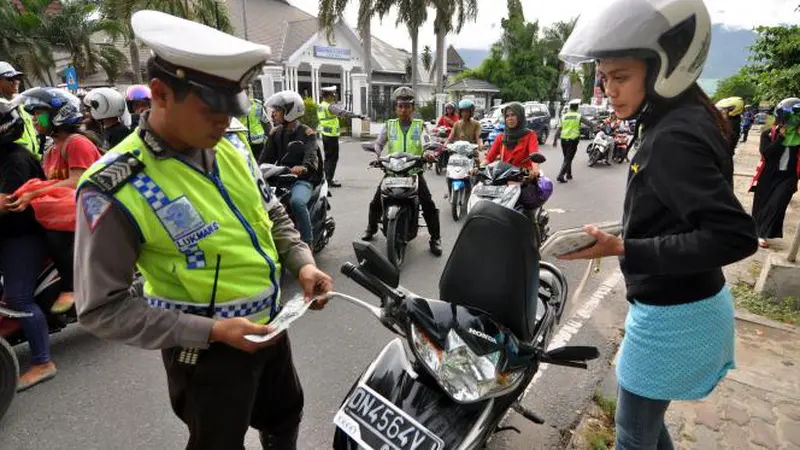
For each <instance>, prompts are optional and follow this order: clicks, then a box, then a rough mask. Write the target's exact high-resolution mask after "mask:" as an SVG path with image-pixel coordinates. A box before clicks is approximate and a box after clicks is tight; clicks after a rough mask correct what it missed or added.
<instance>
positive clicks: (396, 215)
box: [362, 144, 425, 270]
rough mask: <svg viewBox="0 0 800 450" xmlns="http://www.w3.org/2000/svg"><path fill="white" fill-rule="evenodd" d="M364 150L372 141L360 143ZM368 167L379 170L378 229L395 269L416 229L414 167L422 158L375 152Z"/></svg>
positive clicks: (371, 148) (419, 165) (422, 162)
mask: <svg viewBox="0 0 800 450" xmlns="http://www.w3.org/2000/svg"><path fill="white" fill-rule="evenodd" d="M362 148H363V149H364V150H365V151H369V152H373V153H374V152H375V147H374V145H373V144H362ZM369 165H370V167H374V168H379V169H381V170H383V172H384V177H383V180H381V204H382V208H383V214H382V219H381V231H382V232H383V235H384V236H386V254H387V255H388V257H389V260H390V261H391V262H392V264H394V267H396V268H397V269H398V270H400V269H401V268H402V267H403V263H404V262H405V256H406V246H407V245H408V243H409V242H411V241H412V240H414V238H416V237H417V233H418V232H419V214H420V204H419V197H418V191H419V184H418V183H419V181H418V178H417V175H416V174H413V173H412V172H414V171H415V170H416V169H420V168H422V167H423V166H424V165H425V158H423V157H422V156H417V155H412V154H410V153H393V154H391V155H389V156H384V157H381V156H378V158H377V159H376V160H374V161H372V162H370V164H369Z"/></svg>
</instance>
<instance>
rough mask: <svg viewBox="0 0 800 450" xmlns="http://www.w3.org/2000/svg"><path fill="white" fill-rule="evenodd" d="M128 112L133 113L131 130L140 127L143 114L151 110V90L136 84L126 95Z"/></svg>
mask: <svg viewBox="0 0 800 450" xmlns="http://www.w3.org/2000/svg"><path fill="white" fill-rule="evenodd" d="M125 100H126V102H127V103H128V111H130V113H131V130H133V129H134V128H136V127H137V126H139V118H140V117H141V116H142V113H143V112H145V111H147V110H148V109H150V101H151V94H150V88H149V87H148V86H145V85H143V84H134V85H133V86H131V87H129V88H128V90H127V92H126V93H125Z"/></svg>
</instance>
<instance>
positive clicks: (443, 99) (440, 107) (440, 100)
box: [435, 94, 447, 117]
mask: <svg viewBox="0 0 800 450" xmlns="http://www.w3.org/2000/svg"><path fill="white" fill-rule="evenodd" d="M435 98H436V117H442V114H444V104H445V103H447V94H436V95H435Z"/></svg>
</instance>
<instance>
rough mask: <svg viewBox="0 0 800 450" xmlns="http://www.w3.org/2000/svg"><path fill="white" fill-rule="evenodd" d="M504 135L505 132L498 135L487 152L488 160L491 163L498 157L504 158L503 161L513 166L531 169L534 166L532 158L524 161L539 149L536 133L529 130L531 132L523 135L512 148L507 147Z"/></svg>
mask: <svg viewBox="0 0 800 450" xmlns="http://www.w3.org/2000/svg"><path fill="white" fill-rule="evenodd" d="M504 135H505V133H500V134H498V135H497V137H496V138H495V140H494V144H492V149H491V150H489V153H487V154H486V162H487V163H490V162H492V161H494V160H495V159H497V158H502V159H503V161H505V162H507V163H509V164H511V165H512V166H515V167H523V168H526V169H530V168H531V167H532V166H533V163H532V162H531V160H530V159H528V160H525V162H523V160H524V159H525V157H526V156H528V155H532V154H534V153H537V152H538V151H539V139H538V138H537V137H536V133H535V132H534V131H532V130H529V133H528V134H526V135H525V136H523V137H522V139H520V140H519V142H517V146H516V147H514V148H513V149H511V150H508V149H506V148H505V145H503V137H504Z"/></svg>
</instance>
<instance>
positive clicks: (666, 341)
mask: <svg viewBox="0 0 800 450" xmlns="http://www.w3.org/2000/svg"><path fill="white" fill-rule="evenodd" d="M589 15H591V17H589ZM710 43H711V23H710V19H709V15H708V10H707V9H706V7H705V5H704V4H703V1H702V0H615V1H611V2H609V3H607V4H603V5H602V6H598V7H596V9H595V10H594V11H592V13H590V14H587V15H584V16H581V17H580V18H579V19H578V22H577V24H576V26H575V29H574V31H573V33H572V35H571V36H570V37H569V39H568V40H567V42H566V44H565V45H564V48H563V49H562V51H561V55H560V56H561V58H562V59H563V60H565V61H567V62H570V63H582V62H584V61H589V60H595V61H597V67H598V72H599V75H600V78H601V80H602V82H603V87H604V89H605V93H606V95H607V96H608V97H609V101H610V102H611V104H612V105H613V107H614V110H615V111H616V112H617V115H618V116H619V117H620V118H621V119H629V118H636V119H637V131H638V133H637V134H638V136H639V137H638V143H637V144H638V151H637V152H636V154H635V156H634V157H633V159H632V161H631V167H630V171H629V175H628V185H627V186H628V188H627V192H626V197H625V204H624V213H623V224H624V229H623V232H622V237H621V238H620V237H616V236H611V235H608V234H605V233H601V232H599V231H598V230H597V228H595V227H592V226H588V227H587V232H588V233H589V234H591V235H593V236H594V237H595V238H596V239H597V242H596V244H595V245H594V246H593V247H591V248H589V249H586V250H582V251H579V252H576V253H573V254H571V255H567V257H566V258H565V259H594V258H599V257H603V256H619V257H620V266H621V269H622V272H623V274H624V276H625V281H626V284H627V298H628V301H629V302H630V303H631V306H630V311H629V313H628V319H627V322H626V327H625V337H624V339H623V342H622V347H621V350H620V356H619V362H618V364H617V379H618V384H619V392H618V398H617V416H616V424H617V442H616V448H617V450H631V449H636V450H642V449H659V450H661V449H672V448H673V447H672V441H671V439H670V436H669V432H668V430H667V428H666V426H665V425H664V415H665V412H666V409H667V407H668V406H669V403H670V401H672V400H698V399H701V398H704V397H705V396H707V395H708V394H709V393H710V392H711V391H712V390H713V389H714V388H715V387H716V385H717V383H718V382H719V381H720V380H721V379H722V378H724V376H725V374H726V372H727V371H728V369H729V368H731V367H732V366H733V347H734V330H735V329H734V308H733V298H732V297H731V294H730V292H729V291H728V289H727V288H726V287H725V278H724V276H723V274H722V267H723V266H725V265H728V264H731V263H733V262H736V261H739V260H741V259H743V258H746V257H747V256H749V255H751V254H753V253H754V252H755V251H756V249H757V246H758V241H757V237H756V230H755V225H754V223H753V220H752V219H751V218H750V217H749V216H748V214H747V213H746V212H745V211H744V210H743V209H742V206H741V204H740V203H739V201H738V200H737V199H736V197H735V195H734V193H733V188H732V179H733V162H732V160H731V156H730V152H729V150H728V142H727V141H726V140H727V138H728V136H729V133H728V129H727V127H726V122H725V121H724V119H722V117H721V116H720V114H719V112H718V111H717V110H716V108H714V105H713V104H712V103H711V101H710V100H709V99H708V97H707V96H706V95H705V94H704V93H703V91H702V90H701V89H700V87H699V86H698V85H697V83H696V80H697V78H698V76H699V75H700V71H701V70H702V68H703V63H704V62H705V59H706V55H707V54H708V48H709V45H710Z"/></svg>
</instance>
